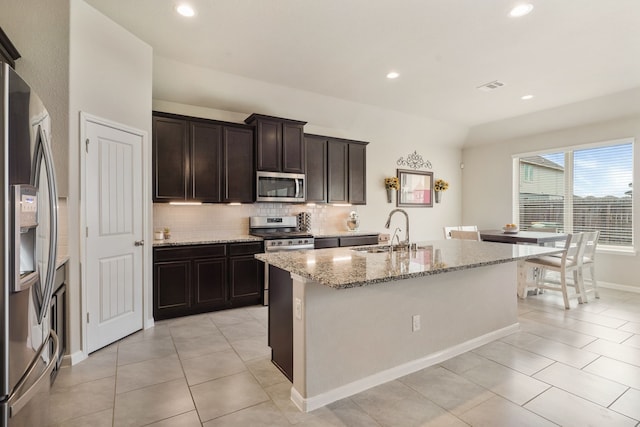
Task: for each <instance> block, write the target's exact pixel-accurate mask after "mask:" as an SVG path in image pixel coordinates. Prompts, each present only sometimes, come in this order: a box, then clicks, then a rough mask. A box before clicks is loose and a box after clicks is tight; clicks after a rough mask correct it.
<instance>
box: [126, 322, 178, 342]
mask: <svg viewBox="0 0 640 427" xmlns="http://www.w3.org/2000/svg"><path fill="white" fill-rule="evenodd" d="M169 336H171V332H170V331H169V325H168V324H158V323H156V325H155V326H153V327H151V328H148V329H143V330H141V331H138V332H136V333H133V334H131V335H129V336H128V337H126V338H123V339H122V340H121V341H120V343H132V342H138V341H144V340H152V339H159V338H167V337H169Z"/></svg>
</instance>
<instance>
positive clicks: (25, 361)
mask: <svg viewBox="0 0 640 427" xmlns="http://www.w3.org/2000/svg"><path fill="white" fill-rule="evenodd" d="M0 85H1V87H0V102H1V104H0V132H1V133H0V142H1V147H2V148H1V151H0V165H1V166H0V167H1V171H2V173H1V174H0V189H1V191H2V200H3V204H2V209H1V210H0V242H1V243H0V244H1V245H2V249H1V250H0V260H2V262H1V263H0V274H1V275H2V283H3V286H2V293H1V294H0V335H1V337H0V338H2V340H1V342H0V362H1V363H0V399H1V405H0V411H1V418H0V425H1V426H2V427H4V426H10V427H18V426H30V427H35V426H41V425H47V424H48V419H47V418H48V410H49V386H50V376H51V371H52V369H53V368H54V365H55V360H56V357H52V354H57V352H58V348H57V347H58V340H57V337H56V335H55V333H54V332H52V331H51V330H50V327H49V316H48V314H49V305H50V300H51V294H52V292H53V282H54V274H55V267H56V265H55V264H56V245H57V232H58V230H57V211H58V204H57V203H58V200H57V193H56V186H55V184H56V179H55V172H54V167H53V160H52V156H51V147H50V146H49V140H50V128H51V118H50V116H49V114H48V112H47V110H46V109H45V107H44V105H43V104H42V102H41V100H40V98H38V96H37V95H36V94H35V93H34V92H33V91H32V90H31V88H30V87H29V85H28V84H27V83H26V82H25V81H24V80H22V78H20V76H19V75H18V74H17V73H16V72H15V71H14V70H13V69H12V68H11V67H9V65H7V64H5V63H2V62H0ZM52 349H53V351H52Z"/></svg>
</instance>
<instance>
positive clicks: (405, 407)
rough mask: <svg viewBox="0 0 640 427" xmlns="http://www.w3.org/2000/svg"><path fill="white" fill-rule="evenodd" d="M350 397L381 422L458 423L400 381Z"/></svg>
mask: <svg viewBox="0 0 640 427" xmlns="http://www.w3.org/2000/svg"><path fill="white" fill-rule="evenodd" d="M351 400H352V401H353V402H354V403H355V404H356V405H358V406H359V407H360V408H361V409H362V410H363V411H365V412H366V413H367V414H369V416H371V417H372V418H373V419H374V420H376V422H378V423H379V424H380V425H382V426H394V427H395V426H456V425H465V424H464V423H463V422H462V421H461V420H460V419H458V418H457V417H455V416H453V415H452V414H450V413H448V412H447V411H445V410H444V409H442V408H440V407H439V406H438V405H436V404H435V403H433V402H431V401H430V400H429V399H427V398H425V397H424V396H422V395H421V394H419V393H418V392H416V391H415V390H413V389H411V388H410V387H408V386H406V385H404V384H402V383H401V382H399V381H391V382H388V383H385V384H382V385H379V386H377V387H374V388H372V389H369V390H366V391H364V392H362V393H358V394H357V395H355V396H352V397H351Z"/></svg>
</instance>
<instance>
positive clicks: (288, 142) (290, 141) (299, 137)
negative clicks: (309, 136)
mask: <svg viewBox="0 0 640 427" xmlns="http://www.w3.org/2000/svg"><path fill="white" fill-rule="evenodd" d="M302 129H303V128H302V126H300V125H293V124H289V123H286V122H285V123H283V124H282V171H283V172H291V173H304V157H305V156H304V154H305V153H304V131H303V130H302Z"/></svg>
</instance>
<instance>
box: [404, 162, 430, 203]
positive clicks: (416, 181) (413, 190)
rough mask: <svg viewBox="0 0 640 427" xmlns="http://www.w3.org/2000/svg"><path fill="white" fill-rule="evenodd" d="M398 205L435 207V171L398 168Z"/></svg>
mask: <svg viewBox="0 0 640 427" xmlns="http://www.w3.org/2000/svg"><path fill="white" fill-rule="evenodd" d="M397 174H398V181H400V191H398V202H397V203H396V205H397V206H401V207H415V208H430V207H433V172H422V171H413V170H406V169H398V170H397Z"/></svg>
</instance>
